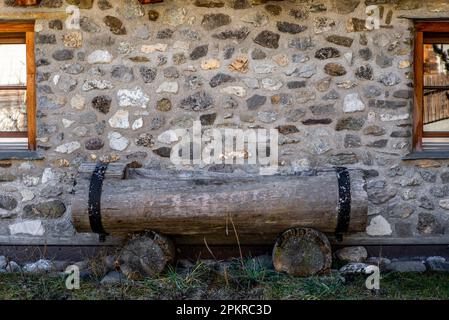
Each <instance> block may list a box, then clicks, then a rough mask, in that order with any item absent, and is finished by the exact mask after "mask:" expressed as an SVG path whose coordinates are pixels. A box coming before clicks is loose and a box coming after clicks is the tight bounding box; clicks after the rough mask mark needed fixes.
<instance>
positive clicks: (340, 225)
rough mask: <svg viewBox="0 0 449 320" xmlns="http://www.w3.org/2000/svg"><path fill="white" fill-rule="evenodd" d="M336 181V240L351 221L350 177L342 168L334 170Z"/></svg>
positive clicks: (346, 170)
mask: <svg viewBox="0 0 449 320" xmlns="http://www.w3.org/2000/svg"><path fill="white" fill-rule="evenodd" d="M335 169H336V171H337V180H338V220H337V228H336V229H335V233H336V235H337V239H338V238H341V235H342V234H343V233H345V232H347V231H348V228H349V222H350V221H351V177H350V175H349V171H348V169H347V168H344V167H337V168H335Z"/></svg>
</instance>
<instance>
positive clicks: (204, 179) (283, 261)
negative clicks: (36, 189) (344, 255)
mask: <svg viewBox="0 0 449 320" xmlns="http://www.w3.org/2000/svg"><path fill="white" fill-rule="evenodd" d="M364 185H365V181H364V178H363V172H362V171H361V170H348V169H346V168H334V169H332V168H329V169H326V170H317V171H316V172H313V174H307V175H299V174H298V175H293V174H292V175H281V174H278V175H271V176H261V175H249V174H238V175H235V174H226V173H214V172H192V171H184V172H165V171H158V170H150V169H143V168H137V169H131V168H128V167H127V166H126V165H125V164H119V163H111V164H109V165H108V164H103V163H100V164H91V163H89V164H82V165H81V166H80V168H79V174H78V178H77V181H76V186H75V192H74V198H73V201H72V217H73V223H74V226H75V228H76V230H77V231H78V232H95V233H98V234H99V235H100V239H102V238H104V237H105V236H107V235H112V236H118V237H127V236H129V235H132V234H139V233H142V232H147V231H151V232H156V233H158V234H162V235H164V238H166V237H168V238H172V239H175V242H178V240H177V239H180V238H195V239H202V240H203V241H205V239H208V238H209V237H210V238H211V239H214V243H213V244H215V245H216V244H220V243H221V242H220V239H224V238H229V235H231V236H235V238H236V239H237V242H238V239H239V237H240V238H245V239H251V238H252V237H254V238H257V237H261V236H262V237H263V236H269V237H271V236H272V237H273V239H276V236H277V235H280V234H281V235H280V236H279V237H278V240H277V242H276V246H275V250H274V252H273V255H274V257H273V259H274V262H275V267H276V269H278V270H283V271H286V272H289V273H292V274H299V275H306V274H316V273H323V272H325V271H326V270H328V269H329V268H330V261H331V250H330V245H329V242H328V241H327V237H326V236H325V235H324V234H322V233H332V234H337V235H342V234H345V233H349V232H360V231H364V230H365V228H366V223H367V203H368V201H367V194H366V191H365V189H364ZM292 230H293V231H292ZM223 243H225V240H223ZM311 244H312V247H313V246H315V247H314V248H312V247H311V246H310V245H311ZM284 248H285V250H284ZM301 248H302V249H301ZM306 248H307V249H306ZM301 250H303V251H304V250H307V252H308V253H311V252H314V253H313V255H314V257H315V258H316V257H317V254H316V253H317V252H320V253H321V254H322V257H321V258H320V257H318V258H316V259H315V258H314V259H312V260H313V261H314V263H313V264H312V265H310V263H309V264H307V263H308V262H307V263H306V264H307V266H302V267H299V269H298V265H299V266H301V263H300V262H299V261H302V260H304V257H305V255H304V252H303V251H301ZM282 252H286V257H283V253H282ZM293 252H296V254H299V256H296V257H294V256H292V253H293ZM301 259H302V260H301ZM309 260H310V259H308V261H309ZM289 264H290V265H289ZM307 268H312V269H313V272H309V270H308V269H307ZM298 270H302V271H298ZM304 270H305V272H304Z"/></svg>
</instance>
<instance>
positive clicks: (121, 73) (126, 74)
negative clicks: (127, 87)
mask: <svg viewBox="0 0 449 320" xmlns="http://www.w3.org/2000/svg"><path fill="white" fill-rule="evenodd" d="M111 76H112V78H113V79H115V80H119V81H122V82H131V81H133V80H134V73H133V69H132V68H130V67H126V66H124V65H119V66H114V67H112V70H111Z"/></svg>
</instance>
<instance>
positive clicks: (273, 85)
mask: <svg viewBox="0 0 449 320" xmlns="http://www.w3.org/2000/svg"><path fill="white" fill-rule="evenodd" d="M282 86H283V83H282V82H281V81H280V80H277V79H272V78H265V79H262V88H264V89H265V90H269V91H276V90H279V89H280V88H282Z"/></svg>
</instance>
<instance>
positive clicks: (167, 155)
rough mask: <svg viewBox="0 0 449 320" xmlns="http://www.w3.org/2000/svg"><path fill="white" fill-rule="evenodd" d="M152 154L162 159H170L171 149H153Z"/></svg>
mask: <svg viewBox="0 0 449 320" xmlns="http://www.w3.org/2000/svg"><path fill="white" fill-rule="evenodd" d="M153 152H154V153H155V154H157V155H158V156H160V157H162V158H170V153H171V148H169V147H160V148H157V149H153Z"/></svg>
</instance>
